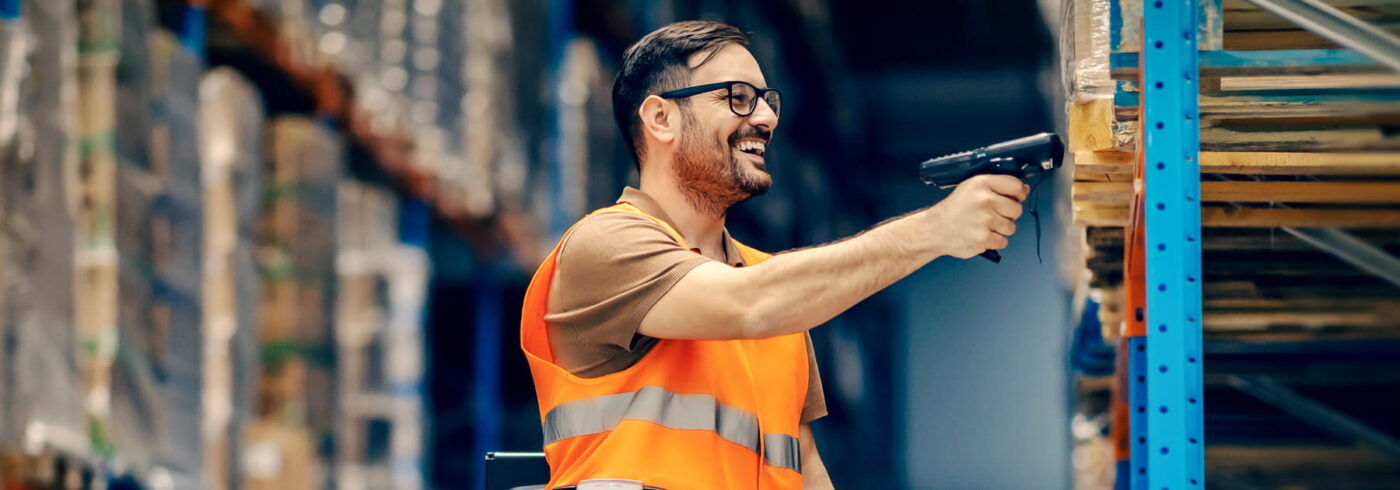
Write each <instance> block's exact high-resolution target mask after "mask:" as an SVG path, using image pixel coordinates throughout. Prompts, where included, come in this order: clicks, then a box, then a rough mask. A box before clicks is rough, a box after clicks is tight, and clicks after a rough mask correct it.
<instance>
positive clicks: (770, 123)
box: [748, 99, 778, 132]
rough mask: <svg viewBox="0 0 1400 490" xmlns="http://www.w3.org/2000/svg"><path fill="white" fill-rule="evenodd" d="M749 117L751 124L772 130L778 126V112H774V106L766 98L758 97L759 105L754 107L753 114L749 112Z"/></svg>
mask: <svg viewBox="0 0 1400 490" xmlns="http://www.w3.org/2000/svg"><path fill="white" fill-rule="evenodd" d="M748 119H749V124H752V125H754V126H756V127H762V128H764V129H767V130H768V131H770V132H771V131H773V130H774V129H777V128H778V114H777V113H775V112H773V108H772V107H770V106H769V105H768V101H767V100H764V99H758V106H757V107H754V109H753V114H749V117H748Z"/></svg>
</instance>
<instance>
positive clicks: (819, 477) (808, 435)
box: [797, 424, 835, 490]
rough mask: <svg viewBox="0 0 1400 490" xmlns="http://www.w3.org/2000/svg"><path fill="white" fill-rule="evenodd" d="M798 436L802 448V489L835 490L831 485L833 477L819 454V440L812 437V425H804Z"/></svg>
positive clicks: (798, 430) (799, 429)
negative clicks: (827, 472)
mask: <svg viewBox="0 0 1400 490" xmlns="http://www.w3.org/2000/svg"><path fill="white" fill-rule="evenodd" d="M797 436H798V437H797V439H798V445H800V446H801V447H802V488H803V489H804V490H812V489H818V490H822V489H828V488H831V489H834V488H835V487H833V486H832V485H831V475H828V474H826V465H825V464H822V457H821V455H819V454H817V440H816V439H814V438H813V437H812V424H802V426H801V427H799V428H798V429H797Z"/></svg>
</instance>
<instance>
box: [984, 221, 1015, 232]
mask: <svg viewBox="0 0 1400 490" xmlns="http://www.w3.org/2000/svg"><path fill="white" fill-rule="evenodd" d="M988 229H990V230H992V232H993V233H996V234H998V235H1001V236H1002V237H1009V236H1011V235H1014V234H1016V222H1015V221H1011V220H1009V219H1006V218H992V223H991V226H989V227H988Z"/></svg>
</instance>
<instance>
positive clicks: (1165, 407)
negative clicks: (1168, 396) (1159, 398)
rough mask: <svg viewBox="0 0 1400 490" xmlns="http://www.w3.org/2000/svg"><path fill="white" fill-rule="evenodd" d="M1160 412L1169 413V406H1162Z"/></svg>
mask: <svg viewBox="0 0 1400 490" xmlns="http://www.w3.org/2000/svg"><path fill="white" fill-rule="evenodd" d="M1158 410H1160V411H1161V412H1162V413H1167V406H1166V405H1162V408H1160V409H1158Z"/></svg>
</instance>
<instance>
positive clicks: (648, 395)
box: [544, 386, 802, 473]
mask: <svg viewBox="0 0 1400 490" xmlns="http://www.w3.org/2000/svg"><path fill="white" fill-rule="evenodd" d="M623 420H644V421H647V422H651V423H654V424H657V425H660V426H662V427H666V428H670V429H682V430H708V431H713V432H715V433H716V434H718V435H719V437H720V438H722V439H724V440H726V441H729V442H732V443H735V444H738V445H740V446H743V447H746V448H748V449H749V450H750V451H753V452H755V453H757V452H759V432H758V416H756V415H754V414H752V413H749V412H748V411H746V410H743V409H741V408H738V407H735V406H732V405H728V404H725V403H723V402H720V401H719V399H717V398H715V397H714V396H713V395H705V394H680V393H672V392H671V391H669V390H667V389H665V388H662V387H660V386H643V387H642V388H641V389H639V390H637V391H633V392H630V393H618V394H615V395H603V396H595V397H592V398H584V399H582V400H574V401H571V402H567V403H561V404H559V405H557V406H555V407H554V408H553V409H550V410H549V413H547V414H545V416H544V444H545V445H546V446H548V445H550V444H554V443H556V442H559V441H562V440H564V439H568V438H570V437H578V436H586V435H589V434H597V433H599V432H607V431H610V430H613V429H614V428H616V427H617V424H619V423H621V422H622V421H623ZM762 437H763V442H764V446H765V449H766V450H765V451H764V454H763V459H764V461H767V462H768V464H769V465H772V466H777V467H781V468H789V469H792V470H794V471H797V472H799V473H800V472H801V471H802V469H801V468H802V464H801V461H800V460H801V458H800V454H799V449H798V445H797V438H796V437H792V436H790V435H787V434H763V436H762Z"/></svg>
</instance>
